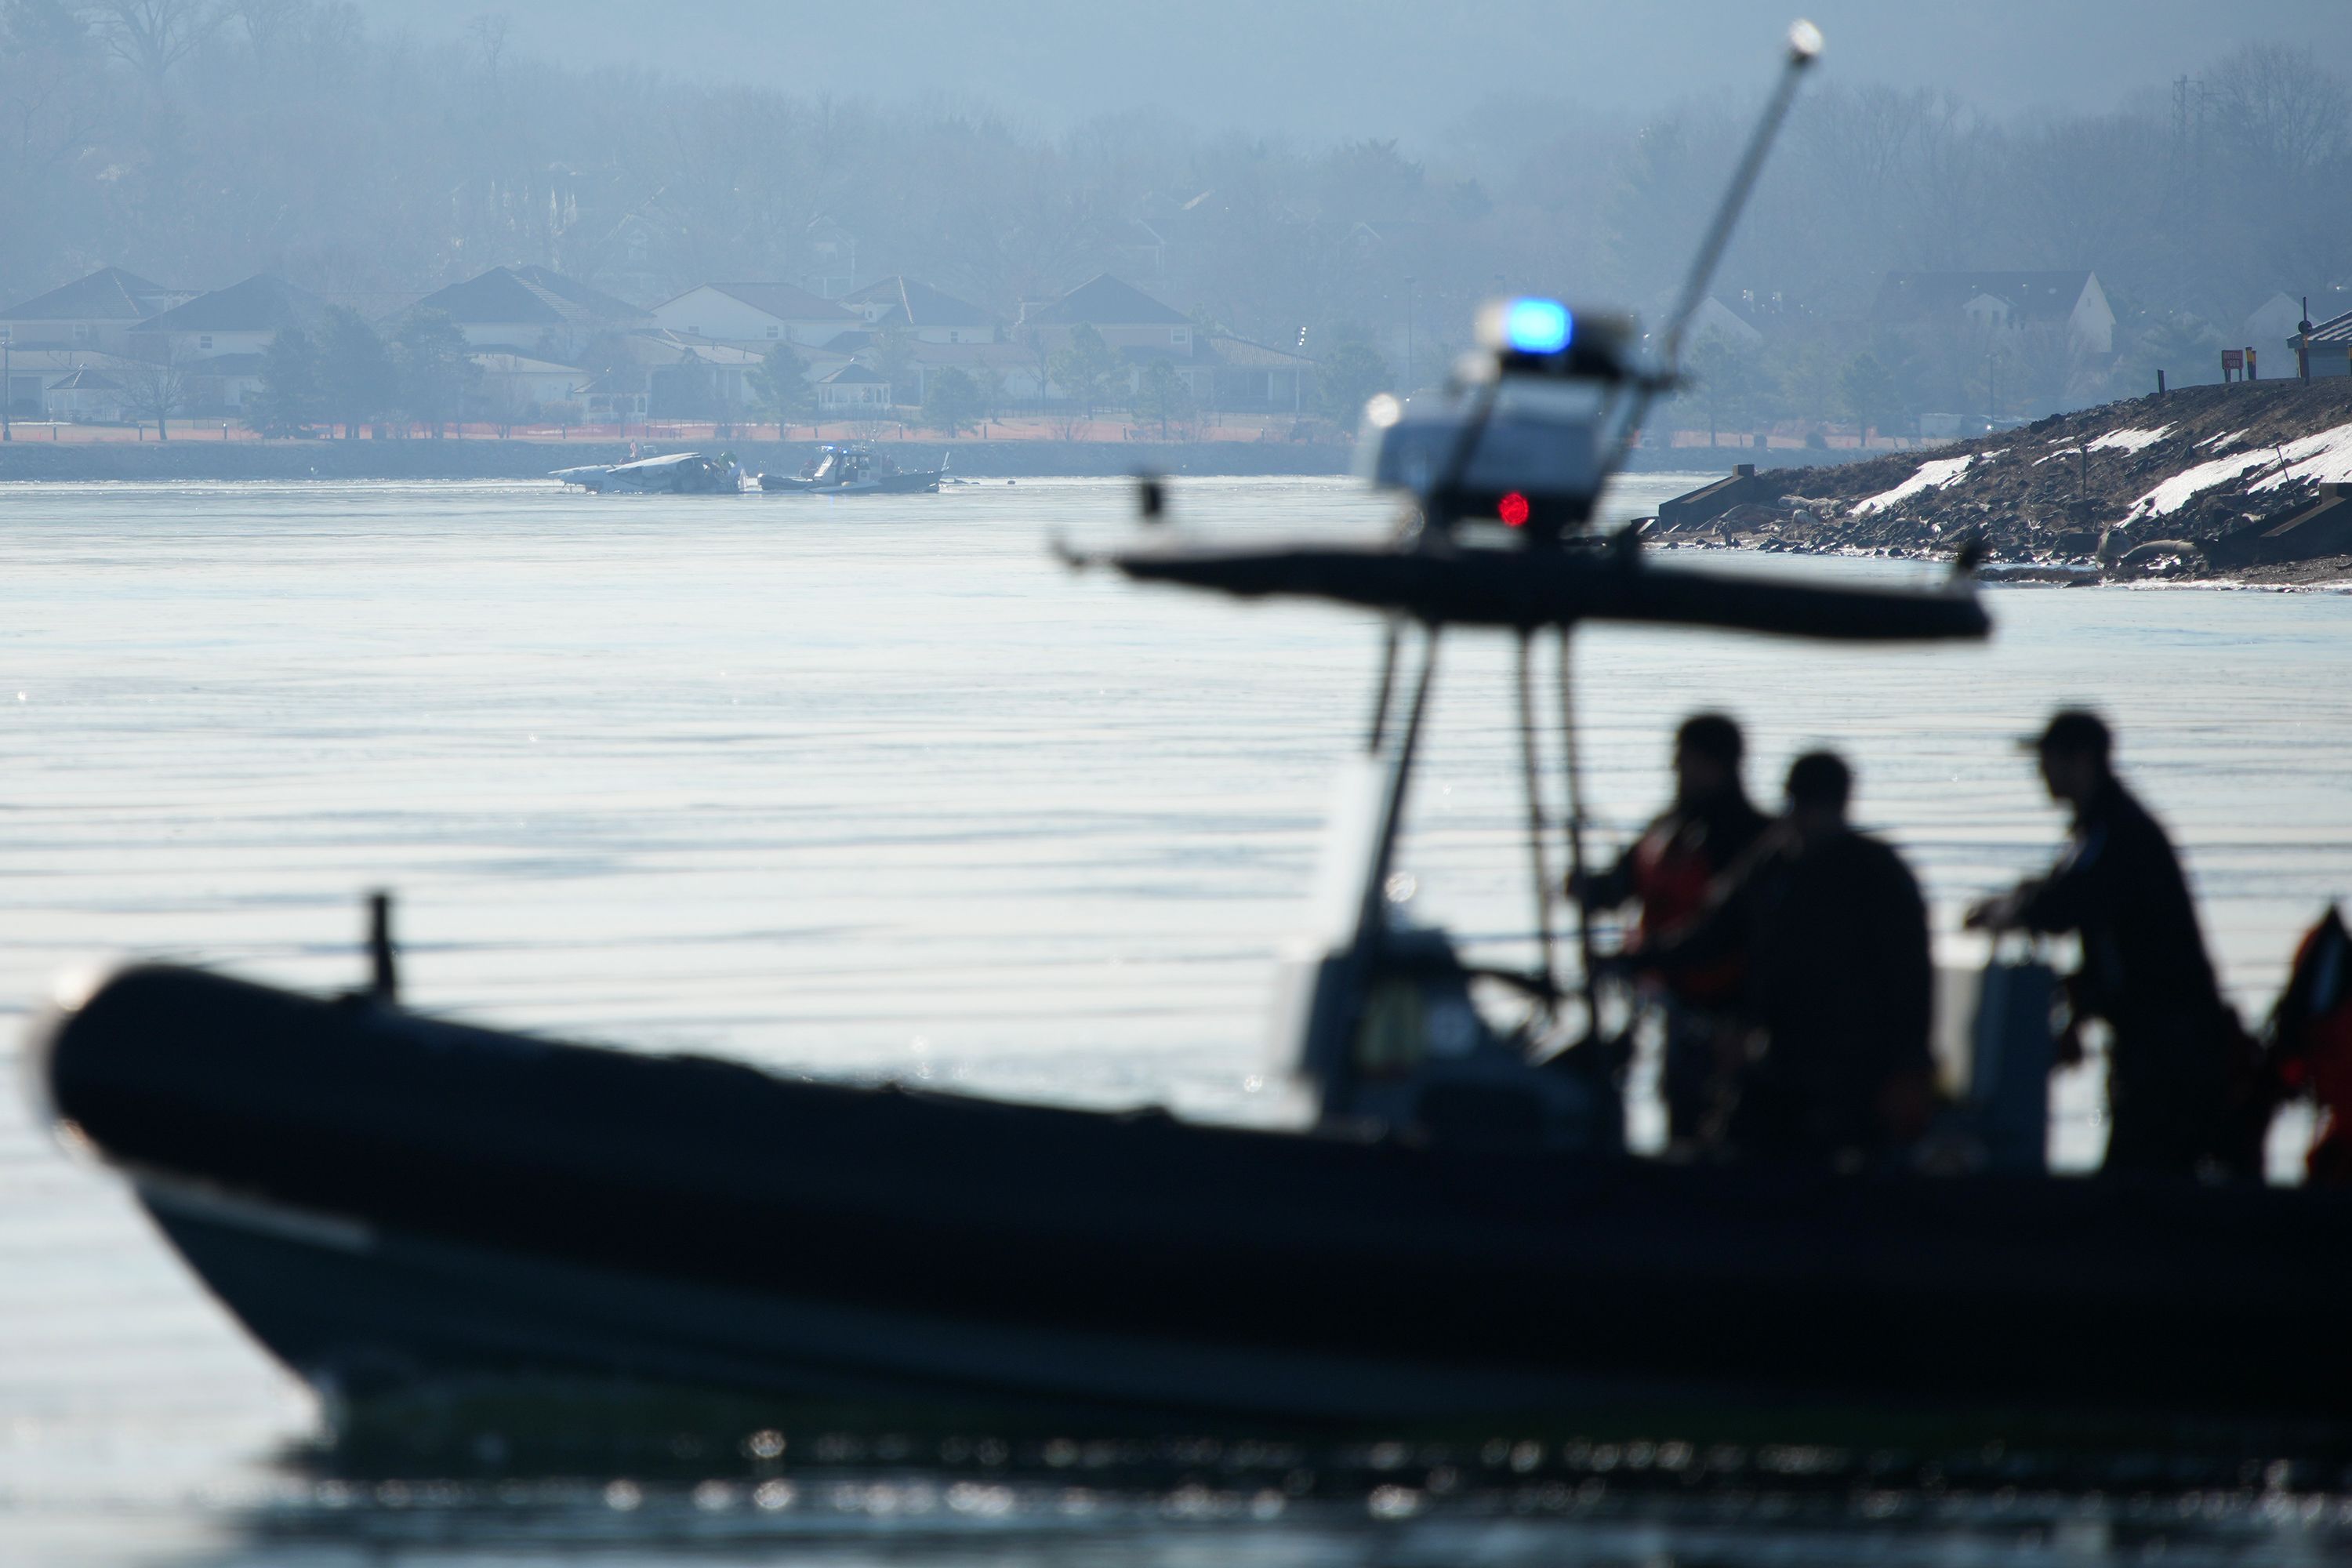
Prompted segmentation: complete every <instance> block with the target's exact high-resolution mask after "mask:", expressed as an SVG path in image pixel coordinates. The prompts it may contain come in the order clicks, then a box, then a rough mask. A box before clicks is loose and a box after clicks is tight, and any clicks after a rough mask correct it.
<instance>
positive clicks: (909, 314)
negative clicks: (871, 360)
mask: <svg viewBox="0 0 2352 1568" xmlns="http://www.w3.org/2000/svg"><path fill="white" fill-rule="evenodd" d="M841 303H843V304H844V305H846V306H847V307H849V309H851V310H855V311H856V312H857V313H858V315H859V316H860V317H861V318H863V319H864V321H865V323H866V327H867V328H868V329H869V330H872V331H881V330H882V329H884V328H887V327H897V328H900V329H903V330H904V331H908V333H910V334H911V335H912V336H913V337H914V338H915V339H916V340H918V341H919V342H927V343H992V342H996V341H997V340H998V338H999V336H1000V335H1001V334H1000V333H999V332H998V331H997V326H996V319H995V318H994V317H992V316H991V315H990V314H989V313H988V312H987V311H985V310H982V309H981V308H980V307H979V306H977V305H971V304H966V303H965V302H964V301H963V300H959V299H957V298H956V297H955V296H954V295H952V294H945V293H942V292H940V290H939V289H934V288H932V287H931V286H930V285H929V284H928V283H919V282H917V281H915V280H914V279H911V278H899V277H893V278H885V279H881V280H880V281H879V282H876V283H869V284H867V285H866V287H865V288H863V289H856V290H855V291H854V292H851V293H848V294H845V295H843V296H842V298H841Z"/></svg>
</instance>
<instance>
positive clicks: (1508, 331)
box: [1503, 300, 1576, 354]
mask: <svg viewBox="0 0 2352 1568" xmlns="http://www.w3.org/2000/svg"><path fill="white" fill-rule="evenodd" d="M1575 329H1576V323H1575V321H1574V320H1573V319H1572V318H1571V317H1570V315H1569V313H1568V307H1567V306H1565V305H1563V304H1561V303H1560V302H1559V300H1512V301H1511V302H1510V304H1509V305H1508V306H1507V307H1506V308H1505V310H1504V311H1503V341H1504V342H1507V343H1508V344H1509V345H1510V346H1511V348H1512V350H1513V351H1514V352H1515V353H1523V354H1556V353H1559V352H1560V351H1562V350H1563V349H1565V348H1567V347H1568V340H1569V336H1570V333H1571V332H1573V331H1575Z"/></svg>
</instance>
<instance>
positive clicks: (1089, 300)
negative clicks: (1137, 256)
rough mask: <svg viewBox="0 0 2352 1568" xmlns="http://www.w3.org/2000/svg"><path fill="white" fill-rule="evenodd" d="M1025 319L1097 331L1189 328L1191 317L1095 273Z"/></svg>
mask: <svg viewBox="0 0 2352 1568" xmlns="http://www.w3.org/2000/svg"><path fill="white" fill-rule="evenodd" d="M1029 319H1030V320H1031V321H1051V322H1055V323H1060V324H1066V325H1069V326H1076V325H1079V324H1080V323H1086V324H1088V325H1092V326H1097V327H1114V326H1116V327H1136V326H1167V327H1185V326H1190V325H1192V318H1191V317H1189V316H1185V315H1183V314H1181V313H1180V312H1178V311H1176V310H1171V309H1170V308H1169V307H1167V306H1166V305H1163V304H1161V303H1160V301H1159V300H1155V299H1153V298H1152V297H1151V296H1150V295H1149V294H1146V293H1145V292H1144V291H1143V290H1142V289H1138V288H1136V287H1134V286H1133V285H1132V284H1128V283H1122V282H1120V281H1119V280H1118V279H1116V278H1114V277H1112V276H1111V275H1110V274H1109V273H1108V272H1097V273H1096V274H1095V275H1094V276H1093V277H1092V278H1089V279H1087V280H1086V281H1085V282H1083V283H1081V284H1079V285H1078V286H1077V287H1076V288H1075V289H1071V290H1070V291H1069V292H1068V293H1066V294H1065V295H1063V296H1062V297H1061V298H1060V299H1058V300H1055V301H1054V302H1053V303H1052V304H1050V305H1048V306H1046V307H1045V309H1044V310H1039V311H1037V312H1036V313H1035V314H1034V315H1033V316H1031V317H1030V318H1029Z"/></svg>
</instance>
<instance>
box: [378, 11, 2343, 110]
mask: <svg viewBox="0 0 2352 1568" xmlns="http://www.w3.org/2000/svg"><path fill="white" fill-rule="evenodd" d="M362 3H363V5H364V6H365V8H366V9H367V10H368V11H369V13H370V15H371V17H372V19H373V21H374V22H375V24H376V25H377V26H383V27H399V26H407V27H410V28H413V29H414V30H415V31H417V32H418V33H420V34H423V35H425V36H428V37H430V36H439V35H456V34H457V33H458V32H460V31H461V30H462V29H463V28H464V26H465V25H466V23H467V19H468V18H470V17H473V16H478V15H480V14H482V13H484V12H496V13H502V14H504V15H505V16H507V17H508V19H509V33H508V39H509V43H508V47H509V49H511V50H514V51H516V52H520V53H530V54H538V55H543V56H548V57H552V58H558V59H562V60H566V61H570V62H573V63H583V64H584V63H604V62H610V61H636V62H640V63H644V64H647V65H652V66H657V67H659V68H663V69H665V70H670V71H678V72H690V73H696V74H701V75H707V76H713V77H724V78H732V79H763V80H770V81H773V82H775V83H776V84H778V85H779V86H782V87H784V88H787V89H797V90H803V91H815V90H831V91H834V92H836V93H841V94H844V95H850V96H865V95H872V96H877V97H900V96H915V97H921V96H925V95H929V94H930V93H934V92H938V91H950V92H956V91H961V92H968V93H971V94H973V95H976V96H979V97H982V98H984V99H986V100H989V101H991V102H993V103H995V104H997V105H999V106H1001V107H1002V108H1003V109H1005V110H1008V111H1010V112H1012V113H1013V114H1015V115H1017V116H1019V117H1020V118H1022V119H1024V120H1026V121H1032V122H1034V123H1036V124H1038V125H1040V126H1043V127H1046V128H1059V127H1060V126H1062V125H1066V124H1068V123H1070V122H1072V121H1078V120H1084V119H1087V118H1088V117H1090V116H1092V115H1095V114H1097V113H1103V112H1108V111H1116V110H1124V109H1129V108H1133V107H1136V106H1139V105H1153V106H1157V107H1160V108H1163V109H1167V110H1171V111H1173V112H1175V113H1176V114H1178V115H1180V116H1181V117H1182V118H1184V119H1186V120H1188V121H1192V122H1193V123H1195V124H1196V125H1199V126H1201V127H1202V128H1206V129H1225V128H1234V129H1248V130H1252V131H1268V132H1292V133H1296V134H1297V135H1300V136H1303V137H1306V138H1308V139H1310V140H1317V141H1320V140H1326V139H1330V138H1334V137H1339V136H1362V135H1382V136H1394V135H1402V136H1404V137H1406V138H1408V139H1419V138H1423V137H1426V136H1430V135H1433V134H1435V133H1437V132H1441V131H1443V130H1444V129H1445V128H1447V127H1449V126H1452V125H1454V123H1455V122H1457V121H1460V120H1462V119H1463V118H1464V117H1465V116H1466V115H1470V114H1472V113H1474V112H1486V111H1489V110H1491V111H1492V112H1495V113H1507V112H1509V108H1510V104H1511V101H1512V95H1513V93H1514V92H1515V91H1517V90H1522V89H1534V90H1536V91H1538V92H1541V93H1545V94H1549V95H1557V96H1562V97H1568V98H1571V99H1580V100H1585V101H1587V102H1590V103H1591V104H1592V105H1593V106H1595V107H1601V108H1614V107H1620V106H1625V105H1631V104H1636V103H1640V102H1643V101H1649V100H1658V99H1661V98H1664V99H1676V98H1682V97H1685V96H1688V95H1691V94H1694V93H1706V92H1710V91H1713V90H1716V89H1725V88H1731V89H1754V88H1757V87H1759V86H1760V84H1761V83H1762V82H1763V80H1764V79H1765V75H1766V72H1767V71H1768V69H1769V58H1770V55H1771V53H1772V50H1773V48H1774V47H1775V42H1776V40H1777V39H1778V37H1780V34H1781V32H1782V30H1783V29H1784V28H1785V26H1786V25H1787V23H1788V21H1789V19H1790V16H1793V15H1796V14H1799V12H1800V10H1801V9H1803V8H1806V7H1810V9H1809V14H1810V15H1811V16H1812V17H1813V19H1814V20H1815V21H1817V22H1818V23H1820V24H1821V26H1822V29H1823V31H1824V32H1826V33H1827V34H1828V36H1829V44H1830V47H1829V54H1828V56H1827V58H1826V60H1825V62H1824V63H1825V65H1826V66H1827V67H1828V68H1829V72H1825V74H1829V73H1830V72H1833V73H1834V75H1835V77H1836V78H1838V79H1843V80H1847V81H1853V82H1864V81H1883V82H1892V83H1897V84H1901V85H1906V86H1908V85H1926V86H1931V87H1937V88H1950V89H1955V90H1957V91H1958V92H1960V93H1962V94H1963V95H1965V96H1967V97H1968V98H1969V99H1971V100H1975V101H1977V102H1979V103H1981V104H1984V105H1985V106H1987V107H1988V108H1991V109H1995V110H2019V109H2029V108H2034V107H2042V106H2046V107H2051V108H2064V109H2071V110H2078V111H2079V110H2095V109H2104V108H2107V107H2111V106H2113V105H2114V104H2115V103H2116V101H2117V100H2119V99H2120V98H2121V96H2122V95H2123V94H2124V93H2126V92H2127V91H2129V90H2131V89H2135V88H2142V87H2148V86H2153V85H2158V84H2161V83H2164V82H2167V81H2169V80H2170V79H2172V78H2173V77H2175V76H2178V75H2180V74H2182V73H2184V72H2194V71H2196V70H2197V69H2198V68H2200V66H2202V65H2204V64H2205V63H2207V62H2208V61H2210V60H2211V59H2212V58H2215V57H2216V56H2218V55H2220V54H2221V53H2223V52H2225V51H2226V50H2228V49H2229V48H2231V47H2233V46H2235V45H2236V44H2238V43H2240V42H2242V41H2244V40H2247V39H2254V38H2261V39H2277V40H2300V41H2302V42H2304V43H2305V44H2307V45H2308V46H2309V47H2310V48H2311V49H2312V51H2313V53H2314V54H2315V56H2316V57H2317V58H2320V59H2322V60H2323V61H2325V62H2326V63H2327V64H2329V65H2331V66H2333V67H2334V68H2336V69H2338V70H2342V71H2345V72H2346V73H2347V74H2352V0H1962V3H1959V4H1945V5H1919V4H1916V0H1618V3H1616V4H1601V3H1599V0H1181V3H1179V4H1172V5H1141V4H1132V3H1129V0H998V3H996V4H993V5H983V4H981V3H979V0H860V3H859V4H856V5H842V4H839V3H838V0H829V3H827V4H823V5H816V4H808V3H804V0H669V3H668V4H665V5H647V4H646V3H645V0H362Z"/></svg>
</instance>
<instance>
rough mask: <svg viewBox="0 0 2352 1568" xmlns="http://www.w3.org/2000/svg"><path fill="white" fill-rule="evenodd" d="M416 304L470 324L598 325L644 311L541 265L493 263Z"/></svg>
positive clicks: (634, 318)
mask: <svg viewBox="0 0 2352 1568" xmlns="http://www.w3.org/2000/svg"><path fill="white" fill-rule="evenodd" d="M415 308H416V309H417V310H438V311H440V312H441V313H442V314H444V315H446V316H447V317H448V318H449V319H450V320H451V321H456V322H458V323H460V324H461V325H470V326H488V325H494V324H495V325H499V326H507V325H513V326H526V327H562V326H580V327H588V326H602V325H606V324H609V323H614V322H625V321H643V320H644V319H645V314H646V313H645V312H644V311H643V310H638V309H637V308H636V307H635V305H632V304H630V303H629V302H628V301H627V300H621V299H616V298H614V296H613V295H610V294H606V293H604V292H603V291H602V290H599V289H591V288H590V287H588V285H586V284H585V283H583V282H580V281H579V280H577V279H572V278H566V277H564V276H563V275H562V273H560V272H554V271H551V270H550V269H548V268H544V267H493V268H490V269H489V270H488V272H484V273H481V274H479V275H478V276H476V277H472V278H468V279H466V280H465V281H464V282H463V283H452V284H450V285H449V286H448V287H447V288H446V289H436V291H434V292H433V293H430V294H427V295H426V296H425V298H424V299H422V300H418V301H417V302H416V306H415Z"/></svg>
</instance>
